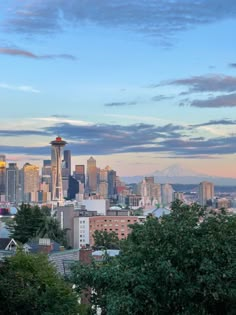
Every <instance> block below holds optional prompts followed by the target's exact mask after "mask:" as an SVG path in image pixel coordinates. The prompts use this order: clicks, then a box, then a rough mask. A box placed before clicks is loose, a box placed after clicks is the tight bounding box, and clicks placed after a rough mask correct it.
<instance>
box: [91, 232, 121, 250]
mask: <svg viewBox="0 0 236 315" xmlns="http://www.w3.org/2000/svg"><path fill="white" fill-rule="evenodd" d="M93 239H94V248H104V249H118V248H119V246H120V240H119V238H118V235H117V234H116V233H115V232H114V231H112V232H107V231H95V232H94V234H93Z"/></svg>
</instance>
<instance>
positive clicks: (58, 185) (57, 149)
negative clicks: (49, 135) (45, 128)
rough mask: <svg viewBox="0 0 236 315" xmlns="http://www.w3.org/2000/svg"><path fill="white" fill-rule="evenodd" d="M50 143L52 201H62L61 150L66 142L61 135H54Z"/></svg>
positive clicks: (59, 202)
mask: <svg viewBox="0 0 236 315" xmlns="http://www.w3.org/2000/svg"><path fill="white" fill-rule="evenodd" d="M50 144H51V170H52V201H54V202H57V204H58V205H59V204H63V203H64V197H63V187H62V150H63V147H64V146H65V145H66V144H67V142H66V141H64V140H62V138H61V137H56V139H55V140H53V141H51V142H50Z"/></svg>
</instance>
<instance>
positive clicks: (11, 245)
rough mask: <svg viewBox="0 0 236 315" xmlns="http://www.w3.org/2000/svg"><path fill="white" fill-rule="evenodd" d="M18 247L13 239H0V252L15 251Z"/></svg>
mask: <svg viewBox="0 0 236 315" xmlns="http://www.w3.org/2000/svg"><path fill="white" fill-rule="evenodd" d="M17 247H18V244H17V242H16V241H15V240H14V238H0V250H14V251H15V250H16V248H17Z"/></svg>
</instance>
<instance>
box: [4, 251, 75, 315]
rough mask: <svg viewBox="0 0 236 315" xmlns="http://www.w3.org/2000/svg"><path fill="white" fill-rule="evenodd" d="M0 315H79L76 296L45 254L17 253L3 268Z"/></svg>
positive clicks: (5, 262)
mask: <svg viewBox="0 0 236 315" xmlns="http://www.w3.org/2000/svg"><path fill="white" fill-rule="evenodd" d="M0 305H1V307H0V314H1V315H9V314H16V315H55V314H57V315H69V314H70V315H76V314H78V302H77V295H76V294H75V292H73V290H72V288H71V285H69V284H68V283H66V282H65V281H64V280H63V279H62V278H61V277H60V276H59V275H58V274H57V272H56V270H55V269H54V267H53V266H52V264H51V263H49V262H48V260H47V257H46V255H30V254H25V253H23V252H17V253H16V255H15V256H12V257H11V258H7V259H5V260H4V261H2V262H1V265H0Z"/></svg>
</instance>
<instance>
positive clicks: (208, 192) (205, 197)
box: [199, 182, 214, 206]
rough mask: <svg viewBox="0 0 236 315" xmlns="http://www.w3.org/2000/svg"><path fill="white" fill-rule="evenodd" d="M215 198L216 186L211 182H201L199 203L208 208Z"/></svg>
mask: <svg viewBox="0 0 236 315" xmlns="http://www.w3.org/2000/svg"><path fill="white" fill-rule="evenodd" d="M213 197H214V184H213V183H211V182H201V183H200V184H199V203H200V205H201V206H206V205H207V203H208V202H209V203H211V202H212V199H213Z"/></svg>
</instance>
